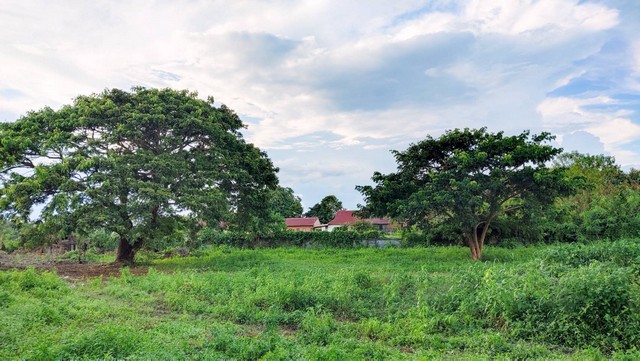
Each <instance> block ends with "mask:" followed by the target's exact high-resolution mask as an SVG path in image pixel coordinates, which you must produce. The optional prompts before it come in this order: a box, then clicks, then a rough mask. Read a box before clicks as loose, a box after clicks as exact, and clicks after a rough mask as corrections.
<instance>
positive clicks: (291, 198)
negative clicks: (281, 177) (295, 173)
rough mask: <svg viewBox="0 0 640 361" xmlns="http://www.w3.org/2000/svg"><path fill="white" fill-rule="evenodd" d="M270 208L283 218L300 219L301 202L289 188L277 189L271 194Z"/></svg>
mask: <svg viewBox="0 0 640 361" xmlns="http://www.w3.org/2000/svg"><path fill="white" fill-rule="evenodd" d="M271 207H272V209H273V211H274V212H275V213H276V214H278V215H279V216H281V217H283V218H292V217H300V216H301V215H302V210H303V208H302V200H301V199H300V197H298V196H296V195H295V193H294V192H293V189H291V188H289V187H278V188H276V189H275V190H274V191H273V192H272V193H271Z"/></svg>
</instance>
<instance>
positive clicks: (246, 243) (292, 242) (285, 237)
mask: <svg viewBox="0 0 640 361" xmlns="http://www.w3.org/2000/svg"><path fill="white" fill-rule="evenodd" d="M379 237H381V234H380V232H378V231H368V232H356V231H341V232H294V231H278V232H274V233H272V234H270V235H263V236H255V235H253V234H250V233H242V232H221V231H218V230H214V229H205V230H204V231H202V233H201V235H200V238H199V243H200V244H203V245H204V244H215V245H227V246H233V247H241V248H258V247H282V246H298V247H308V246H313V247H338V248H356V247H360V246H362V243H363V241H367V240H374V239H377V238H379Z"/></svg>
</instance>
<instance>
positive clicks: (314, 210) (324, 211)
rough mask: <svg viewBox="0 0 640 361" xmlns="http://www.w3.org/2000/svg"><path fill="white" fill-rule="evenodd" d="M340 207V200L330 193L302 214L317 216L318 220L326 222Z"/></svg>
mask: <svg viewBox="0 0 640 361" xmlns="http://www.w3.org/2000/svg"><path fill="white" fill-rule="evenodd" d="M341 209H342V202H341V201H340V200H339V199H338V197H336V196H334V195H333V194H332V195H328V196H326V197H324V198H322V200H321V201H320V203H316V204H314V205H313V207H311V208H309V210H308V211H307V213H305V214H304V215H305V216H306V217H318V218H319V219H320V222H322V223H328V222H329V221H330V220H332V219H333V216H335V214H336V212H337V211H339V210H341Z"/></svg>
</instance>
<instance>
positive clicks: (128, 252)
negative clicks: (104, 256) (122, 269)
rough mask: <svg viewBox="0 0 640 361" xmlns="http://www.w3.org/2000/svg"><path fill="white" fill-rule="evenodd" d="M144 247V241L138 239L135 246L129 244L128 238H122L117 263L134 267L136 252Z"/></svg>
mask: <svg viewBox="0 0 640 361" xmlns="http://www.w3.org/2000/svg"><path fill="white" fill-rule="evenodd" d="M140 247H142V240H141V239H138V240H137V241H135V242H134V243H133V244H131V243H129V240H128V239H127V237H124V236H120V244H119V245H118V255H117V256H116V261H115V262H116V263H122V264H127V265H133V263H134V259H135V256H136V252H137V251H138V250H139V249H140Z"/></svg>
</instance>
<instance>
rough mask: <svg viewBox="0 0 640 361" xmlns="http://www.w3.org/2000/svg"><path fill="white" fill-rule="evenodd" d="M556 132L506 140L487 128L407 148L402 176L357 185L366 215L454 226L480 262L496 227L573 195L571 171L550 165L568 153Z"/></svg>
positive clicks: (412, 223)
mask: <svg viewBox="0 0 640 361" xmlns="http://www.w3.org/2000/svg"><path fill="white" fill-rule="evenodd" d="M552 139H553V137H552V136H551V135H550V134H548V133H542V134H540V135H533V136H531V135H530V134H529V132H523V133H522V134H520V135H515V136H505V135H504V133H503V132H499V133H489V132H487V130H486V128H481V129H464V130H459V129H455V130H450V131H447V132H446V133H445V134H443V135H442V136H440V137H439V138H433V137H431V136H428V137H427V138H426V139H424V140H422V141H420V142H418V143H416V144H413V145H411V146H410V147H409V148H408V149H407V150H406V151H403V152H399V151H393V154H394V155H395V158H396V160H397V162H398V171H397V172H396V173H391V174H387V175H383V174H381V173H379V172H376V173H374V175H373V178H372V179H373V181H374V182H375V186H358V187H356V188H357V189H358V190H359V191H360V192H361V193H362V194H363V195H364V197H365V199H366V206H365V207H364V208H363V213H364V214H367V213H369V214H372V215H377V216H389V217H392V218H394V219H396V220H398V221H400V222H403V223H406V224H407V225H408V226H417V227H419V228H422V229H424V230H429V231H433V230H434V229H446V232H448V233H449V234H451V233H452V232H453V233H455V234H457V235H458V236H459V237H460V238H461V239H462V240H464V242H465V243H466V244H467V245H468V246H469V248H470V250H471V257H472V258H473V259H476V260H477V259H480V258H481V257H482V250H483V247H484V243H485V239H486V237H487V234H488V233H489V231H490V227H491V223H492V222H493V221H494V220H495V219H496V217H498V216H499V215H509V214H511V213H513V212H515V211H516V210H518V209H520V208H522V207H528V209H529V210H531V209H535V208H541V206H543V205H547V204H550V203H552V202H553V200H554V199H555V197H556V196H557V195H559V194H564V193H566V192H570V190H571V187H570V185H569V183H568V182H567V181H566V178H565V177H564V176H563V174H564V168H562V167H553V168H549V167H547V163H548V162H549V161H551V160H552V159H553V158H554V157H555V156H556V155H558V154H560V152H561V149H558V148H554V147H553V146H551V145H548V142H549V141H550V140H552Z"/></svg>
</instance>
